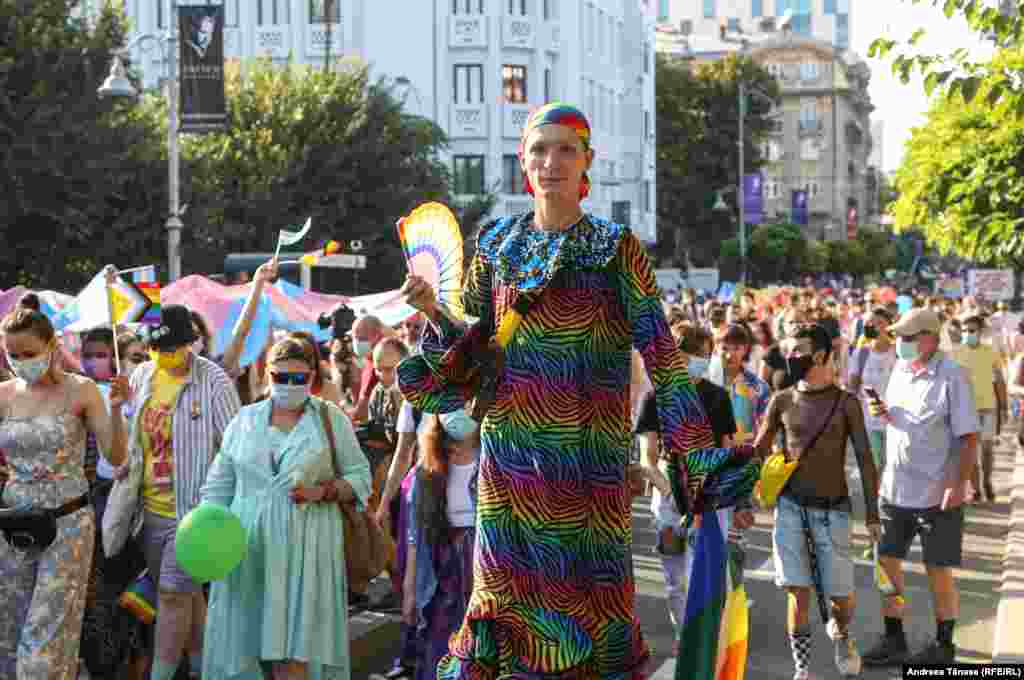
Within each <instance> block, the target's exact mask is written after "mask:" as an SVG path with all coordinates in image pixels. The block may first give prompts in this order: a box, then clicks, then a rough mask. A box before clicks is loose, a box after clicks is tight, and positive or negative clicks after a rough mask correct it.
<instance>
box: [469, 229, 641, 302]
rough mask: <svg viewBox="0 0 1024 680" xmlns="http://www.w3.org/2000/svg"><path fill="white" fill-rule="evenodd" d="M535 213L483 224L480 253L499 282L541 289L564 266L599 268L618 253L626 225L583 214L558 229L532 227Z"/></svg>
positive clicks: (522, 290) (516, 286)
mask: <svg viewBox="0 0 1024 680" xmlns="http://www.w3.org/2000/svg"><path fill="white" fill-rule="evenodd" d="M533 217H534V213H533V212H532V211H531V212H528V213H524V214H522V215H517V216H514V217H507V218H503V219H501V220H498V221H497V222H494V223H492V224H491V225H489V226H488V227H485V228H484V229H483V230H482V231H481V233H480V237H479V239H478V241H477V252H478V253H479V254H480V256H481V257H483V258H484V260H486V261H487V262H488V263H490V264H491V265H492V266H493V271H494V278H495V282H496V283H498V284H499V285H503V286H511V287H514V288H515V289H516V290H518V291H520V292H524V291H530V290H535V289H543V288H544V287H545V286H547V284H548V283H549V282H550V281H551V279H552V278H553V277H554V275H555V273H557V272H558V270H559V269H561V268H563V267H569V268H572V269H599V268H601V267H604V266H606V265H607V264H608V263H609V262H611V261H612V259H613V258H614V257H615V254H616V253H617V252H618V249H619V242H620V241H621V240H622V238H623V236H625V234H626V228H625V227H623V226H621V225H618V224H614V223H612V222H609V221H607V220H604V219H601V218H599V217H595V216H593V215H589V214H587V215H584V216H583V218H582V219H580V221H579V222H577V223H576V224H574V225H572V226H571V227H569V228H568V229H564V230H562V231H557V232H548V231H542V230H540V229H532V228H531V225H532V224H533Z"/></svg>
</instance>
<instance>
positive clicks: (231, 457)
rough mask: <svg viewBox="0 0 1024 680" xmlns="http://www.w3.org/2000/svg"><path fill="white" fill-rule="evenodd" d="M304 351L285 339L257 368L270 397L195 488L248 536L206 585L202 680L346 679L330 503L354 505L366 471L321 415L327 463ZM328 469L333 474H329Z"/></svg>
mask: <svg viewBox="0 0 1024 680" xmlns="http://www.w3.org/2000/svg"><path fill="white" fill-rule="evenodd" d="M314 357H315V355H314V350H313V346H312V345H311V344H310V343H309V342H308V341H306V340H304V339H301V338H295V337H289V338H286V339H284V340H282V341H280V342H278V343H277V344H276V345H274V347H273V349H272V350H271V352H270V359H269V361H268V365H269V368H270V378H271V381H270V382H271V398H270V399H268V400H265V401H262V402H259V403H256V404H253V405H251V406H247V407H245V408H243V409H242V410H241V411H240V412H239V413H238V415H237V416H236V417H235V419H234V420H233V421H232V422H231V424H230V425H229V426H228V428H227V430H226V432H225V433H224V444H223V446H222V447H221V450H220V453H219V455H218V456H217V459H216V461H215V462H214V464H213V467H212V468H211V470H210V474H209V476H208V477H207V480H206V486H205V487H204V488H203V501H204V502H209V503H219V504H221V505H224V506H227V507H228V508H230V509H231V511H232V512H233V513H235V514H236V515H237V516H238V517H239V518H240V519H241V521H242V524H243V526H245V528H246V530H247V531H248V533H249V550H248V553H247V555H246V557H245V559H244V560H243V561H242V563H241V564H240V565H239V566H238V568H237V569H235V570H234V571H233V572H232V573H231V574H230V575H229V576H228V577H227V578H226V579H224V580H223V581H218V582H216V583H214V584H213V587H212V588H211V592H210V607H209V614H208V616H207V622H206V638H205V648H204V651H203V679H204V680H234V679H235V678H243V677H244V678H245V680H250V679H251V680H259V678H260V676H261V674H262V675H264V676H265V677H268V678H269V677H272V678H274V679H275V680H283V679H288V680H300V679H303V678H311V679H314V680H315V679H316V678H331V679H332V680H348V678H349V675H350V670H349V669H350V664H349V661H350V660H349V632H348V595H347V593H348V586H347V584H346V582H345V564H344V555H343V552H342V547H343V544H344V537H343V535H342V519H341V513H340V511H339V509H338V506H337V501H338V500H342V501H346V500H352V499H355V500H356V502H357V504H359V505H362V504H363V503H365V502H366V498H367V496H368V495H369V493H370V467H369V464H368V463H367V461H366V457H365V456H364V455H363V452H362V450H361V449H360V448H359V443H358V441H357V440H356V436H355V433H354V432H353V430H352V426H351V424H350V423H349V420H348V418H346V417H345V416H344V415H343V414H342V413H341V411H340V410H338V408H337V407H335V406H334V405H329V406H327V409H328V412H329V414H330V419H331V426H332V429H333V430H334V437H335V448H336V449H337V460H336V461H332V454H331V447H330V444H329V443H328V440H327V434H326V432H325V428H324V426H323V422H322V419H321V413H320V409H321V408H322V405H323V404H324V403H325V402H322V401H321V400H319V399H317V398H316V397H312V396H311V395H310V393H309V390H310V385H311V384H312V382H313V380H314V376H315V373H316V371H318V370H319V366H318V363H317V362H316V361H315V358H314ZM335 469H337V471H338V472H337V475H336V474H335Z"/></svg>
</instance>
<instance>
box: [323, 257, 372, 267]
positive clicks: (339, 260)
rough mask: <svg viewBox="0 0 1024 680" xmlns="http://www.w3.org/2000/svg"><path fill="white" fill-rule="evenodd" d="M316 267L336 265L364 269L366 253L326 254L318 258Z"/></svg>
mask: <svg viewBox="0 0 1024 680" xmlns="http://www.w3.org/2000/svg"><path fill="white" fill-rule="evenodd" d="M316 266H317V267H336V268H338V269H366V255H349V254H346V253H343V254H340V255H327V256H326V257H321V258H318V259H317V261H316Z"/></svg>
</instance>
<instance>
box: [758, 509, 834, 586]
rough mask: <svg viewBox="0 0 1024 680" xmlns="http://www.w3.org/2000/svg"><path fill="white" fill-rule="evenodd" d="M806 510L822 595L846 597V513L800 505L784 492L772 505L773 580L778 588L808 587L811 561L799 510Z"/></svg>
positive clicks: (810, 577)
mask: <svg viewBox="0 0 1024 680" xmlns="http://www.w3.org/2000/svg"><path fill="white" fill-rule="evenodd" d="M802 511H806V512H807V515H808V519H809V523H810V526H811V534H812V536H813V537H814V546H815V553H816V555H817V557H818V572H819V574H820V575H821V587H822V592H823V593H825V596H826V597H846V596H848V595H850V594H852V593H853V591H854V583H853V558H852V557H851V556H850V513H849V512H847V511H846V510H818V509H817V508H806V509H805V508H802V507H801V506H799V505H798V504H797V503H796V502H795V501H794V500H793V499H791V498H789V497H788V496H785V495H781V496H779V501H778V504H777V505H776V506H775V528H774V529H773V530H772V547H773V548H774V550H773V554H774V560H775V584H776V585H777V586H779V587H780V588H787V587H798V588H812V587H813V586H814V579H813V578H812V574H811V561H810V557H809V556H808V554H807V539H806V537H805V535H804V524H803V520H802V519H801V516H800V515H801V512H802Z"/></svg>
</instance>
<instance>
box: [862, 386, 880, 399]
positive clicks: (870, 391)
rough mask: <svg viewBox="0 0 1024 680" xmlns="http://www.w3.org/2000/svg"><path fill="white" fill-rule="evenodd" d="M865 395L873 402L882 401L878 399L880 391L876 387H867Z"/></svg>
mask: <svg viewBox="0 0 1024 680" xmlns="http://www.w3.org/2000/svg"><path fill="white" fill-rule="evenodd" d="M864 394H866V395H868V399H870V400H871V401H881V400H880V399H879V397H878V390H876V389H875V388H874V387H865V388H864Z"/></svg>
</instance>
